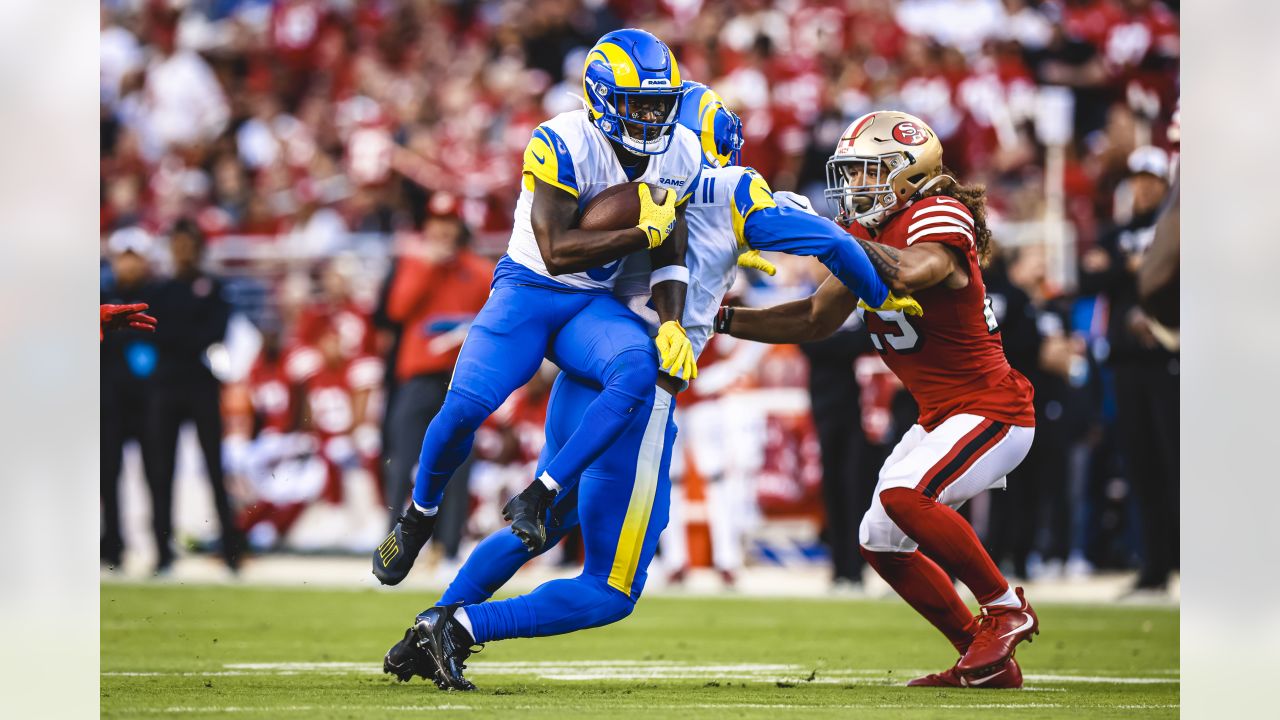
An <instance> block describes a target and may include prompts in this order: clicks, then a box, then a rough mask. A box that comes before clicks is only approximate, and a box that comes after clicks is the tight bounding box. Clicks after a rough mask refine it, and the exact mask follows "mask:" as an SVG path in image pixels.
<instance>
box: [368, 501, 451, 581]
mask: <svg viewBox="0 0 1280 720" xmlns="http://www.w3.org/2000/svg"><path fill="white" fill-rule="evenodd" d="M435 528H436V516H435V515H423V514H422V513H421V512H419V511H418V509H417V508H415V507H413V506H412V505H411V506H409V509H408V510H405V511H404V514H403V515H401V516H400V520H399V521H398V522H396V526H395V527H393V528H391V534H390V535H388V536H387V539H386V540H383V541H382V544H381V545H379V546H378V547H377V548H376V549H374V551H373V576H374V577H376V578H378V582H380V583H382V584H383V585H399V584H400V581H401V580H404V579H405V578H406V577H408V575H409V570H410V569H411V568H412V567H413V561H414V560H417V559H418V553H420V552H422V546H423V545H426V544H427V541H428V540H430V539H431V532H432V531H433V530H435Z"/></svg>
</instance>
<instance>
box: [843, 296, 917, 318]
mask: <svg viewBox="0 0 1280 720" xmlns="http://www.w3.org/2000/svg"><path fill="white" fill-rule="evenodd" d="M858 307H860V308H863V309H864V310H871V311H873V312H880V311H885V312H888V311H890V310H901V311H902V312H904V313H906V314H908V315H915V316H917V317H919V316H921V315H924V308H922V307H920V303H918V302H916V299H915V298H913V297H911V296H910V295H908V296H906V297H898V296H897V295H894V294H893V293H892V292H890V293H889V296H888V297H886V298H885V299H884V304H883V305H881V306H880V307H877V308H873V307H871V306H870V305H868V304H866V303H865V302H863V301H861V300H859V301H858Z"/></svg>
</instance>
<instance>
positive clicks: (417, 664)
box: [382, 628, 436, 682]
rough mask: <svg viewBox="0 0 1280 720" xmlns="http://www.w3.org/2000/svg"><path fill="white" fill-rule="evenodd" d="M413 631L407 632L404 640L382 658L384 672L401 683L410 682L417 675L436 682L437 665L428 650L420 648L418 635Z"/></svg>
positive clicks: (411, 629)
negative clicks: (393, 676)
mask: <svg viewBox="0 0 1280 720" xmlns="http://www.w3.org/2000/svg"><path fill="white" fill-rule="evenodd" d="M413 630H414V629H413V628H409V629H408V630H405V631H404V639H402V640H401V641H400V642H398V643H396V644H395V645H392V646H391V649H390V650H388V651H387V654H386V655H385V656H384V657H383V658H382V672H384V673H388V674H390V675H395V676H396V679H397V680H399V681H400V682H409V681H410V680H412V679H413V677H414V676H415V675H416V676H418V677H420V678H422V679H424V680H430V681H431V682H435V681H436V663H435V661H434V660H432V659H431V656H430V655H429V654H427V651H426V650H423V649H422V648H421V647H418V635H417V634H416V633H415V632H414V631H413Z"/></svg>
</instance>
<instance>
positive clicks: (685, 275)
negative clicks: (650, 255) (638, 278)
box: [649, 265, 689, 290]
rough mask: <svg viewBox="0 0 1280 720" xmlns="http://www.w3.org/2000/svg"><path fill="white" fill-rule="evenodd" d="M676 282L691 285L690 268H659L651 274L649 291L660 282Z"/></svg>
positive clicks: (670, 266)
mask: <svg viewBox="0 0 1280 720" xmlns="http://www.w3.org/2000/svg"><path fill="white" fill-rule="evenodd" d="M668 280H674V281H676V282H680V283H684V284H685V285H688V284H689V268H687V267H685V266H683V265H668V266H666V267H664V268H658V269H657V270H654V271H653V272H651V273H649V289H650V290H652V289H653V286H654V285H657V284H658V283H660V282H667V281H668Z"/></svg>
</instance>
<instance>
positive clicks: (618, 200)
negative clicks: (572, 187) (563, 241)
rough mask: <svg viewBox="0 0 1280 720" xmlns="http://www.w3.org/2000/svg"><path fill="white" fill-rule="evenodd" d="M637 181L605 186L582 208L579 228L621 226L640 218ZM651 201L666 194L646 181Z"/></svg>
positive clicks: (609, 228)
mask: <svg viewBox="0 0 1280 720" xmlns="http://www.w3.org/2000/svg"><path fill="white" fill-rule="evenodd" d="M639 184H640V183H639V182H629V183H623V184H621V185H614V186H613V187H607V188H605V189H604V190H602V191H601V192H600V194H599V195H596V196H595V197H593V198H591V202H589V203H587V206H586V207H585V208H583V209H582V216H581V217H580V218H579V219H578V228H579V229H580V230H625V229H627V228H629V227H635V225H636V223H638V222H640V193H639V191H637V190H636V186H637V185H639ZM649 190H650V192H652V193H653V201H654V202H657V203H661V202H663V201H664V200H666V198H667V189H666V188H664V187H658V186H657V185H653V184H650V185H649Z"/></svg>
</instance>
